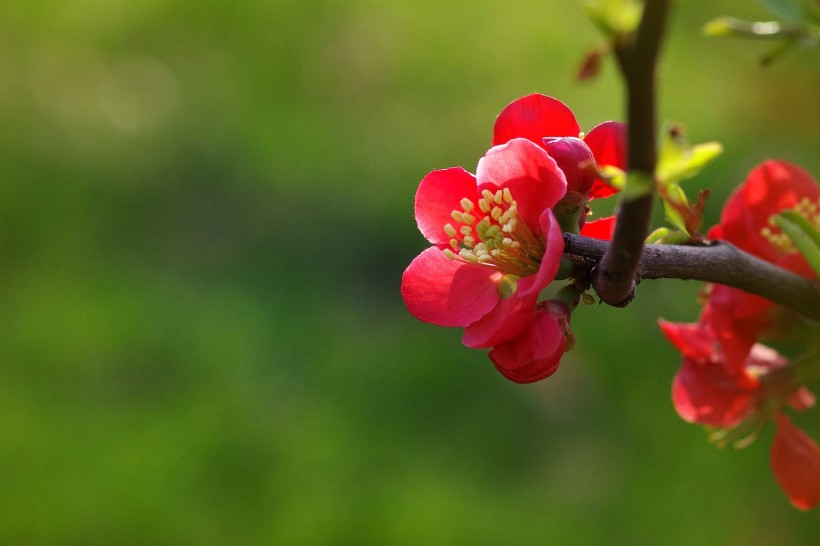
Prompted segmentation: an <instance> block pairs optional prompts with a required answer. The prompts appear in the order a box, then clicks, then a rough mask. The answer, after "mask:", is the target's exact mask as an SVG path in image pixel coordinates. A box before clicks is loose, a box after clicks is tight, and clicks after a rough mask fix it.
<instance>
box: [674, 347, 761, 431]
mask: <svg viewBox="0 0 820 546" xmlns="http://www.w3.org/2000/svg"><path fill="white" fill-rule="evenodd" d="M752 394H753V393H751V392H749V391H747V390H745V389H743V388H741V387H740V386H739V385H738V384H737V383H736V382H735V377H734V376H733V375H732V374H730V373H729V372H728V371H727V370H726V369H725V368H724V367H723V366H722V365H720V364H719V363H714V362H702V363H700V362H696V361H694V360H691V359H688V358H685V359H684V360H683V364H682V365H681V369H680V370H679V371H678V373H677V375H676V376H675V380H674V382H673V384H672V402H673V403H674V404H675V409H676V410H677V412H678V415H680V416H681V418H682V419H684V420H685V421H688V422H690V423H700V424H702V425H709V426H713V427H719V428H725V427H734V426H737V425H738V424H740V422H741V421H743V420H744V419H745V418H746V416H748V415H749V413H750V412H751V411H753V410H754V406H753V401H754V399H753V396H752Z"/></svg>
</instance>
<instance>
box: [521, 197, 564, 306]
mask: <svg viewBox="0 0 820 546" xmlns="http://www.w3.org/2000/svg"><path fill="white" fill-rule="evenodd" d="M540 224H541V232H542V233H543V234H544V255H543V256H541V265H540V266H539V267H538V272H537V273H536V274H535V275H530V276H529V277H524V278H522V279H520V280H519V281H518V292H517V293H518V294H519V295H521V296H526V295H530V294H538V293H539V292H540V291H541V290H543V289H544V288H546V286H547V285H548V284H549V283H551V282H552V281H554V280H555V274H556V273H558V268H559V266H560V265H561V256H563V254H564V237H563V235H562V234H561V227H560V226H559V225H558V220H556V219H555V215H554V214H553V213H552V211H551V210H550V209H547V210H545V211H544V212H543V213H542V214H541V222H540Z"/></svg>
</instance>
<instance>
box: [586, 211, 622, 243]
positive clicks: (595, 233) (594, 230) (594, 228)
mask: <svg viewBox="0 0 820 546" xmlns="http://www.w3.org/2000/svg"><path fill="white" fill-rule="evenodd" d="M613 233H615V216H607V217H606V218H599V219H597V220H593V221H592V222H586V223H585V224H584V226H583V227H582V228H581V235H584V236H585V237H592V238H595V239H602V240H604V241H609V240H611V239H612V234H613Z"/></svg>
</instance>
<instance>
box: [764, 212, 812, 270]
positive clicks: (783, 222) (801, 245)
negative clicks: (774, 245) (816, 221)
mask: <svg viewBox="0 0 820 546" xmlns="http://www.w3.org/2000/svg"><path fill="white" fill-rule="evenodd" d="M788 216H791V218H789V217H788ZM797 217H798V218H802V217H801V216H799V215H797ZM793 218H794V216H792V215H787V214H784V213H781V214H778V215H777V216H773V217H772V219H773V220H774V223H775V224H777V227H779V228H780V229H782V230H783V233H785V234H786V235H788V237H789V239H791V241H792V243H794V246H796V247H797V250H799V251H800V253H801V254H802V255H803V256H804V257H805V258H806V261H807V262H808V263H809V265H810V266H811V268H812V269H814V272H815V273H817V274H818V275H820V245H818V243H817V240H818V238H820V235H818V234H817V233H816V230H815V229H814V227H813V226H811V225H810V224H808V222H801V221H799V220H798V221H797V222H795V221H793V220H792V219H793ZM803 220H804V221H805V218H803ZM804 227H807V228H808V231H807V230H805V229H804ZM812 232H814V233H812Z"/></svg>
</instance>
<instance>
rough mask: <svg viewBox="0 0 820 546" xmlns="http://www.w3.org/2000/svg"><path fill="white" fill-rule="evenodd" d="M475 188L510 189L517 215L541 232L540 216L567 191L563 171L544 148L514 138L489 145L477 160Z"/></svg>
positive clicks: (536, 232) (538, 233)
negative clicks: (491, 146)
mask: <svg viewBox="0 0 820 546" xmlns="http://www.w3.org/2000/svg"><path fill="white" fill-rule="evenodd" d="M476 178H477V179H478V189H479V191H481V190H482V189H485V188H487V189H490V190H491V191H492V190H493V189H494V188H509V189H510V193H511V194H512V197H513V199H515V201H516V202H517V203H518V216H519V218H522V219H523V220H524V222H526V224H527V225H528V226H529V227H530V229H531V230H532V231H533V233H534V234H535V235H540V234H541V233H540V231H541V229H540V223H539V217H540V216H541V213H542V212H544V210H546V209H549V208H552V207H553V205H555V203H557V202H558V200H559V199H561V198H562V197H563V196H564V194H565V193H566V191H567V182H566V178H564V173H563V172H561V169H559V168H558V165H557V164H556V163H555V160H554V159H552V158H551V157H550V156H549V154H547V152H546V151H544V150H543V149H542V148H539V147H538V146H536V145H535V144H533V143H532V142H530V141H529V140H525V139H523V138H516V139H513V140H511V141H509V142H508V143H506V144H502V145H501V146H495V147H493V148H490V150H489V151H488V152H487V154H486V155H485V156H484V157H482V158H481V159H480V160H479V162H478V168H477V169H476Z"/></svg>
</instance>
